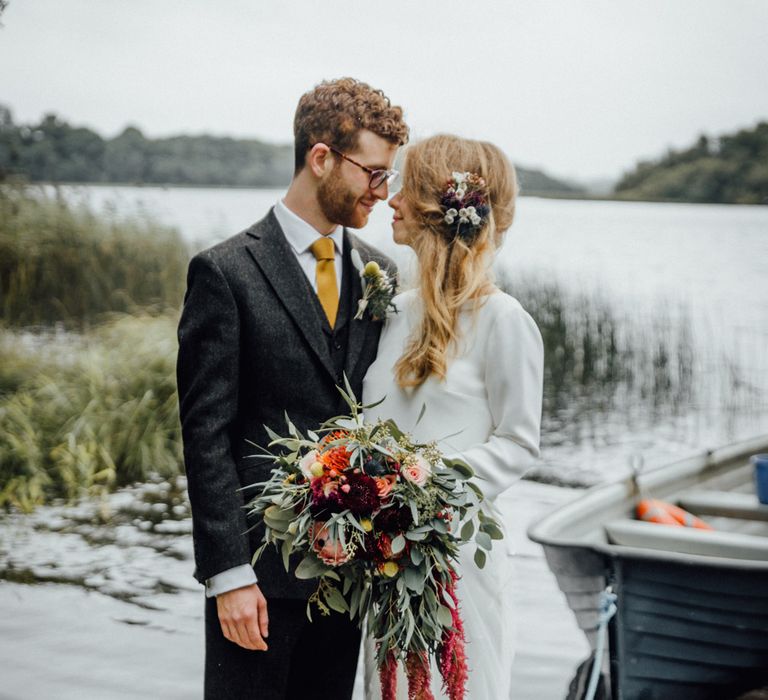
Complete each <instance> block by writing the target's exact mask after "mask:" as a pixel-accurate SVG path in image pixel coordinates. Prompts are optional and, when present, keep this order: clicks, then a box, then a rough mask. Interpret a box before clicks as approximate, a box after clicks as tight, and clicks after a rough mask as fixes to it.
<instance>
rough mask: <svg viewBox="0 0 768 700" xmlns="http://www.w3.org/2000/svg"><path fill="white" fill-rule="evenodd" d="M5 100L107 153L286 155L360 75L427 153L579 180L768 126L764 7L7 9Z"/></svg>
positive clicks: (174, 1)
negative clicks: (452, 151) (461, 150)
mask: <svg viewBox="0 0 768 700" xmlns="http://www.w3.org/2000/svg"><path fill="white" fill-rule="evenodd" d="M1 21H2V24H3V25H4V26H3V28H1V29H0V102H2V103H5V104H6V105H8V106H9V107H10V108H11V110H12V111H13V115H14V119H15V121H16V122H17V123H19V122H21V123H24V122H31V121H37V120H39V119H40V117H41V116H42V115H43V114H44V113H46V112H49V111H54V112H56V113H57V114H59V115H60V116H62V117H63V118H65V119H66V120H67V121H69V122H70V123H73V124H77V125H85V126H89V127H91V128H93V129H96V130H97V131H99V132H100V133H101V134H102V135H104V136H113V135H115V134H117V133H118V132H119V131H121V130H122V129H123V128H124V127H125V126H126V125H128V124H133V125H136V126H138V127H139V128H141V129H142V130H143V131H144V132H145V134H147V135H148V136H152V137H155V136H165V135H170V134H178V133H201V132H210V133H214V134H217V135H232V136H245V137H258V138H263V139H267V140H272V141H281V142H289V141H291V138H292V133H291V123H292V119H293V112H294V109H295V107H296V102H297V100H298V98H299V96H300V95H301V94H302V93H303V92H304V91H306V90H307V89H308V88H310V87H311V86H312V85H314V84H316V83H317V82H319V81H320V80H322V79H323V78H332V77H339V76H342V75H352V76H354V77H357V78H360V79H362V80H365V81H367V82H369V83H371V84H372V85H374V86H375V87H380V88H382V89H383V90H384V91H385V92H386V93H387V94H388V95H389V96H390V97H391V99H392V101H393V102H395V103H397V104H401V105H403V107H404V108H405V110H406V115H407V119H408V122H409V123H410V125H411V127H412V133H413V135H414V136H415V137H417V138H418V137H420V136H428V135H430V134H433V133H436V132H440V131H449V132H454V133H458V134H461V135H465V136H473V137H481V138H485V139H489V140H492V141H494V142H496V143H498V144H499V145H500V146H501V147H502V148H504V149H505V150H506V151H507V153H508V154H509V155H510V157H511V158H512V159H513V161H515V162H516V163H519V164H522V165H527V166H533V167H541V168H544V169H546V170H547V171H548V172H550V173H551V174H554V175H560V176H567V177H573V178H580V179H590V178H600V177H616V176H618V175H619V174H620V173H621V172H622V171H623V170H625V169H627V168H629V167H631V166H632V165H633V164H634V163H635V161H636V160H637V159H639V158H642V157H654V156H656V155H658V154H660V153H661V152H662V151H663V150H664V149H665V148H667V147H668V146H684V145H687V144H689V143H691V142H692V141H693V140H694V139H695V138H696V136H697V135H698V134H699V133H700V132H702V131H705V132H707V133H709V134H720V133H723V132H727V131H731V130H733V129H736V128H740V127H749V126H752V125H754V124H755V123H756V122H757V121H758V120H760V119H768V74H767V73H766V67H767V66H768V0H727V1H726V0H642V2H635V1H631V0H504V1H502V0H496V1H495V2H491V1H488V0H462V1H458V0H390V2H381V3H375V2H366V1H364V0H354V1H352V0H10V3H9V5H8V7H7V9H6V11H5V12H4V13H3V15H2V20H1Z"/></svg>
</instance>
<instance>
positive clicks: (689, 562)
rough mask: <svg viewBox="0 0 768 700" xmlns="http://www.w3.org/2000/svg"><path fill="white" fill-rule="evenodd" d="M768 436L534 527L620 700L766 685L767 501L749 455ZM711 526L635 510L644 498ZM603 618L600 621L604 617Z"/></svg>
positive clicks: (611, 492)
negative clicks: (645, 518)
mask: <svg viewBox="0 0 768 700" xmlns="http://www.w3.org/2000/svg"><path fill="white" fill-rule="evenodd" d="M766 451H768V436H764V437H761V438H759V439H754V440H750V441H745V442H741V443H738V444H735V445H730V446H727V447H722V448H719V449H716V450H710V451H708V452H706V453H705V454H703V455H700V456H697V457H693V458H690V459H686V460H683V461H679V462H675V463H673V464H669V465H666V466H664V467H660V468H658V469H654V470H651V471H647V472H642V473H640V474H636V475H634V476H633V477H631V478H627V479H622V480H620V481H617V482H613V483H609V484H605V485H600V486H596V487H594V488H592V489H590V490H589V491H587V492H586V493H585V494H584V495H583V496H582V497H580V498H578V499H576V500H574V501H572V502H570V503H568V504H566V505H565V506H563V507H561V508H559V509H558V510H556V511H554V512H553V513H551V514H549V515H548V516H547V517H545V518H544V519H542V520H541V521H540V522H538V523H535V524H534V525H532V526H531V527H530V528H529V530H528V536H529V537H530V538H531V539H532V540H533V541H535V542H538V543H539V544H541V545H542V546H543V548H544V553H545V556H546V559H547V563H548V565H549V568H550V569H551V570H552V572H553V573H554V575H555V577H556V578H557V582H558V585H559V586H560V589H561V590H562V592H563V593H564V594H565V596H566V599H567V601H568V604H569V606H570V608H571V610H572V611H573V612H574V614H575V616H576V621H577V623H578V625H579V627H580V628H581V630H582V631H583V632H584V633H585V634H586V636H587V639H588V641H589V643H590V645H591V646H592V649H593V652H594V650H595V649H597V648H599V647H602V644H598V640H599V636H600V629H601V626H602V627H605V626H606V616H605V614H604V613H605V606H604V601H605V593H604V591H606V590H610V591H612V593H613V594H615V596H616V598H615V608H612V611H613V610H615V614H614V615H613V617H612V618H611V619H610V622H609V623H608V624H607V628H608V635H607V637H608V639H607V644H606V645H605V653H601V654H600V656H601V658H600V659H599V660H598V661H599V663H600V664H601V669H602V670H603V671H604V672H605V678H606V680H608V681H609V688H608V691H609V693H610V697H611V698H613V700H670V699H673V698H674V699H677V698H680V699H681V700H725V699H728V698H734V697H736V695H738V694H739V693H740V692H743V691H745V690H748V689H750V688H757V687H760V686H762V685H766V684H768V505H762V504H760V503H759V502H758V500H757V497H756V495H755V492H754V485H753V480H752V468H751V465H750V463H749V456H750V455H752V454H755V453H758V452H766ZM648 496H651V497H653V498H658V499H663V500H665V501H668V502H671V503H675V504H677V505H679V506H681V507H683V508H685V509H686V510H688V511H690V512H691V513H694V514H696V515H698V516H699V517H701V518H702V519H704V520H706V522H708V523H709V524H711V525H712V526H713V527H714V530H712V531H708V530H698V529H693V528H685V527H669V526H666V525H658V524H655V523H648V522H641V521H638V520H636V519H634V508H635V505H636V503H637V502H638V500H639V499H640V498H641V497H648ZM601 622H602V625H601Z"/></svg>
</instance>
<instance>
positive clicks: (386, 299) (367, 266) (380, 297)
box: [351, 248, 397, 321]
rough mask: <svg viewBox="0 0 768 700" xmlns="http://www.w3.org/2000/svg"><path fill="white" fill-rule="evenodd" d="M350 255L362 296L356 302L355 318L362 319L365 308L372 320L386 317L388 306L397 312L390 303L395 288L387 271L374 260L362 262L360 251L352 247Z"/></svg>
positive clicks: (380, 319)
mask: <svg viewBox="0 0 768 700" xmlns="http://www.w3.org/2000/svg"><path fill="white" fill-rule="evenodd" d="M351 257H352V264H353V265H354V266H355V268H356V269H357V271H358V272H359V273H360V284H362V286H363V296H362V298H361V299H360V301H358V302H357V313H356V314H355V320H356V321H360V320H362V318H363V315H364V314H365V312H366V310H367V311H368V315H369V316H370V317H371V319H372V320H374V321H383V320H384V319H385V318H386V317H387V311H388V310H389V309H390V307H391V308H392V311H394V312H395V313H397V307H396V306H395V305H394V304H393V303H392V297H394V296H395V293H396V291H397V290H396V287H395V282H394V280H392V279H391V278H390V276H389V275H388V274H387V271H386V270H382V269H381V266H380V265H379V263H377V262H376V261H375V260H369V261H368V262H367V263H363V259H362V258H361V257H360V253H358V252H357V251H356V250H355V249H354V248H353V249H352V252H351Z"/></svg>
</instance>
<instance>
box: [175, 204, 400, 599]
mask: <svg viewBox="0 0 768 700" xmlns="http://www.w3.org/2000/svg"><path fill="white" fill-rule="evenodd" d="M351 247H352V248H356V249H357V250H358V252H359V253H360V256H361V257H362V259H363V261H368V260H376V261H377V262H378V263H379V264H380V265H382V267H385V268H387V269H389V270H390V272H391V273H393V274H394V265H393V263H392V261H391V260H389V259H388V258H386V257H385V256H383V255H382V254H381V253H380V252H379V251H377V250H376V249H375V248H372V247H371V246H368V245H366V244H365V243H363V242H362V241H361V240H359V239H358V238H357V237H356V236H354V235H352V234H351V233H349V232H348V231H346V230H345V231H344V256H345V268H348V266H350V265H351V263H350V260H349V251H350V248H351ZM354 279H355V282H356V283H354V284H350V285H348V286H349V294H350V298H349V302H350V304H351V306H350V308H351V309H352V311H351V314H352V315H353V314H354V311H355V309H356V308H357V301H358V300H359V298H360V295H361V292H362V290H361V286H360V284H359V283H357V282H358V281H357V276H356V275H354ZM319 309H320V305H319V302H318V301H317V295H316V294H315V293H314V291H313V290H312V287H311V285H310V283H309V281H308V280H307V278H306V275H305V274H304V272H303V271H302V270H301V268H300V266H299V263H298V261H297V260H296V256H295V254H294V253H293V251H292V249H291V248H290V245H289V244H288V242H287V240H286V239H285V235H284V234H283V232H282V230H281V228H280V225H279V224H278V222H277V219H276V218H275V215H274V213H273V211H270V212H269V214H267V216H266V217H265V218H264V219H262V220H261V221H259V222H258V223H256V224H254V225H253V226H251V227H250V228H249V229H247V230H246V231H243V232H242V233H239V234H237V235H236V236H233V237H232V238H230V239H228V240H226V241H224V242H223V243H220V244H219V245H216V246H214V247H213V248H210V249H208V250H205V251H203V252H201V253H199V254H198V255H196V256H195V257H194V258H193V259H192V261H191V262H190V265H189V272H188V277H187V293H186V296H185V299H184V309H183V312H182V316H181V321H180V323H179V357H178V365H177V379H178V389H179V404H180V414H181V427H182V436H183V440H184V462H185V466H186V472H187V479H188V487H189V498H190V502H191V504H192V520H193V538H194V547H195V564H196V570H195V577H196V578H197V579H198V580H199V581H201V582H203V581H205V580H206V579H208V578H210V577H211V576H213V575H215V574H217V573H220V572H222V571H224V570H226V569H229V568H231V567H234V566H238V565H241V564H246V563H250V561H251V555H252V553H253V551H254V550H255V548H256V546H258V537H259V536H260V533H259V532H258V531H252V532H251V533H250V534H246V531H247V530H248V528H249V527H250V526H251V525H252V524H253V523H249V522H246V518H245V512H244V509H243V493H242V492H240V491H239V489H240V488H241V487H243V486H247V485H249V484H253V483H255V482H257V481H263V480H265V479H266V478H268V477H269V472H270V470H271V468H272V463H271V462H268V461H265V460H264V459H254V458H253V457H250V458H248V455H253V454H254V452H255V449H254V447H253V446H252V445H250V444H249V443H248V442H247V441H252V442H255V443H256V444H258V445H261V446H266V445H267V444H268V443H269V439H268V437H267V434H266V430H265V429H264V426H265V425H267V426H269V427H270V428H271V429H272V430H274V431H276V432H278V433H280V434H285V413H286V412H287V413H288V415H289V416H290V418H291V420H292V421H293V423H294V424H295V425H296V426H297V427H298V428H299V429H300V430H302V431H305V430H306V429H312V428H316V427H317V426H318V424H319V423H321V422H322V421H323V420H325V419H327V418H330V417H331V416H334V415H338V414H339V413H346V405H345V404H344V402H343V399H342V398H341V396H340V394H339V392H338V390H337V389H336V385H337V384H341V383H342V378H341V377H340V376H339V373H338V372H337V370H336V369H335V368H334V363H333V361H332V358H331V355H330V352H329V349H328V345H327V342H326V338H325V335H324V333H323V331H322V320H321V319H322V317H321V315H320V313H321V312H319V311H318V310H319ZM349 324H350V325H349V332H348V336H347V339H348V346H347V354H346V358H345V362H344V372H345V373H346V375H347V377H348V378H349V381H350V383H351V385H352V388H353V390H354V392H355V394H356V395H357V396H358V398H359V397H360V396H361V394H362V380H363V376H364V375H365V372H366V370H367V369H368V366H369V365H370V364H371V363H372V362H373V360H374V359H375V358H376V349H377V345H378V340H379V334H380V333H381V323H378V322H373V321H371V320H370V319H369V318H368V316H367V315H366V316H365V318H364V320H360V321H354V320H351V319H350V321H349ZM247 494H248V492H246V494H245V495H246V496H247ZM294 565H295V563H294ZM256 574H257V576H258V578H259V585H260V587H261V589H262V591H263V592H264V594H265V595H266V596H267V597H277V598H305V597H308V596H309V595H310V594H311V593H312V591H314V589H315V584H314V582H311V581H310V582H307V581H299V580H298V579H296V578H294V577H293V576H292V575H289V574H286V572H285V569H284V568H283V564H282V560H281V558H280V557H279V555H278V553H277V551H276V550H274V548H272V547H269V548H268V549H267V550H266V552H265V553H264V555H263V556H262V557H261V559H260V560H259V562H258V564H257V565H256Z"/></svg>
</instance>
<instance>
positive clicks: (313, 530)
mask: <svg viewBox="0 0 768 700" xmlns="http://www.w3.org/2000/svg"><path fill="white" fill-rule="evenodd" d="M309 536H310V538H311V540H312V549H314V550H315V553H316V554H317V556H318V557H320V559H321V560H322V562H323V564H328V565H329V566H338V565H339V564H344V563H345V562H347V561H349V558H350V554H349V552H347V551H346V550H345V549H344V547H342V546H341V542H338V541H337V540H335V539H333V538H332V537H331V533H330V532H328V528H327V527H326V526H325V525H323V524H322V523H319V522H317V521H315V522H314V523H312V525H311V526H310V528H309Z"/></svg>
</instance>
